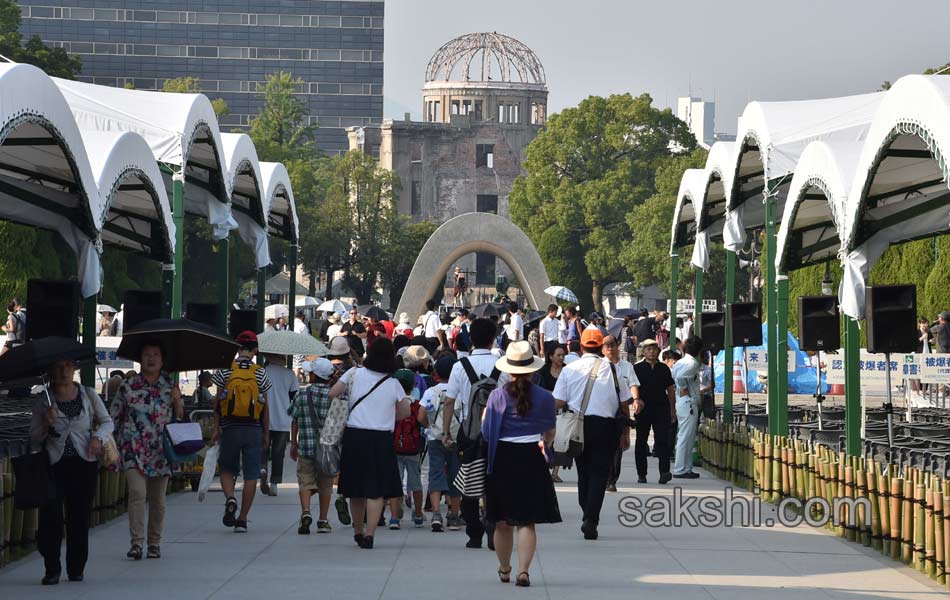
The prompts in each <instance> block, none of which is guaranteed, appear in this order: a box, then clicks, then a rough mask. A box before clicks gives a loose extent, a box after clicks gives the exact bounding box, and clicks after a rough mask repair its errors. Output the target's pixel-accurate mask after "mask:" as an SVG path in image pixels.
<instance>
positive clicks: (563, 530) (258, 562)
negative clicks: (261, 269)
mask: <svg viewBox="0 0 950 600" xmlns="http://www.w3.org/2000/svg"><path fill="white" fill-rule="evenodd" d="M624 458H625V460H624V472H623V477H622V478H621V483H620V490H619V491H618V493H611V494H608V496H607V499H606V501H605V504H604V511H603V514H602V519H601V527H600V539H599V540H597V541H584V540H583V539H582V536H581V533H580V510H579V508H578V506H577V501H576V492H575V487H574V478H575V474H576V472H575V471H564V470H562V471H561V473H562V477H563V478H564V479H565V483H563V484H558V486H557V487H558V497H559V501H560V506H561V514H562V516H563V517H564V523H561V524H558V525H544V526H539V528H538V537H539V544H538V553H537V556H536V557H535V561H534V564H533V565H532V567H531V582H532V587H531V588H528V589H523V588H516V587H515V586H514V584H513V583H512V584H509V585H502V584H501V583H499V582H498V578H497V576H496V574H495V570H496V569H497V566H498V565H497V562H496V560H495V555H494V553H493V552H490V551H488V550H487V549H482V550H469V549H466V548H465V547H464V543H465V539H466V538H465V535H464V533H463V532H448V531H446V532H445V533H441V534H436V533H432V532H431V531H430V530H429V528H428V523H427V525H426V528H424V529H414V528H412V526H411V523H409V524H408V525H407V520H405V519H404V521H403V529H402V530H401V531H388V530H380V531H378V532H377V536H376V548H375V549H374V550H370V551H366V550H360V549H358V548H357V547H356V546H355V544H354V543H353V540H352V529H351V528H349V527H344V526H342V525H340V524H339V523H338V522H337V521H336V515H335V512H334V511H333V510H332V509H331V524H332V525H333V527H334V530H333V533H332V534H329V535H317V534H312V535H310V536H307V537H304V536H299V535H297V531H296V530H297V519H298V517H299V506H298V502H297V494H296V485H295V484H291V483H287V484H283V485H282V486H281V488H280V494H279V496H277V497H276V498H270V497H263V496H260V495H258V497H257V499H256V501H255V504H254V508H253V510H252V512H251V517H250V526H249V529H250V530H249V532H248V533H246V534H235V533H233V532H232V531H231V530H230V529H227V528H225V527H224V526H222V525H221V514H222V510H223V508H222V506H223V497H222V495H221V494H220V492H218V493H210V494H209V497H208V499H207V500H206V502H204V503H199V502H198V500H197V495H196V494H194V493H191V492H185V493H181V494H176V495H173V496H170V497H169V502H168V508H167V513H166V524H165V539H164V541H163V544H162V553H163V558H161V559H160V560H142V561H140V562H133V561H130V560H128V559H126V558H125V553H126V551H127V550H128V529H127V521H126V519H125V518H124V517H122V518H119V519H117V520H115V521H113V522H111V523H108V524H106V525H103V526H100V527H97V528H95V529H94V530H93V531H92V534H91V539H90V560H89V564H88V566H87V569H86V574H85V581H84V582H82V583H70V582H68V581H65V579H64V580H63V582H62V583H60V584H59V585H58V586H53V587H41V586H40V585H39V580H40V578H41V577H42V574H43V566H42V560H41V559H40V557H39V556H38V555H37V554H34V555H32V556H30V557H28V558H26V559H24V560H21V561H19V562H16V563H14V564H12V565H8V566H7V567H5V568H3V569H2V570H0V597H2V598H4V599H7V598H9V599H14V598H16V599H20V598H51V599H54V598H70V599H76V600H78V599H80V598H89V599H95V600H105V599H111V598H116V599H119V598H122V599H129V598H131V599H135V600H146V599H152V598H156V599H157V598H162V599H175V600H178V599H181V600H185V599H199V598H201V599H204V598H215V599H224V598H226V599H229V600H232V599H233V600H238V599H249V600H291V599H295V598H302V599H307V600H313V599H314V598H324V597H325V598H333V599H335V600H340V599H344V598H354V599H364V598H379V599H393V600H395V599H403V598H405V599H412V600H428V599H439V600H445V599H447V598H459V599H469V598H471V599H475V598H485V597H494V598H503V597H517V598H549V599H573V600H579V599H583V600H597V599H601V598H610V599H611V600H616V599H617V598H620V597H631V598H659V597H667V598H677V599H678V600H689V599H693V598H705V599H708V598H713V599H730V600H735V599H743V598H750V599H755V600H762V599H763V598H765V597H767V598H768V600H779V599H784V598H790V599H792V598H794V599H798V598H806V597H807V598H851V599H854V598H868V599H871V598H882V599H883V598H888V599H890V598H906V599H915V600H923V599H925V598H927V599H930V598H937V597H943V596H944V594H945V590H944V589H943V588H942V587H941V586H938V585H936V584H934V583H932V582H931V581H930V580H928V579H926V578H925V577H923V576H921V575H920V574H918V573H917V572H915V571H913V570H911V569H909V568H907V567H904V566H902V565H900V564H898V563H895V562H893V561H890V560H886V559H883V558H881V557H880V556H879V555H878V554H877V553H875V552H872V551H870V550H868V549H865V548H863V547H861V546H860V545H858V544H854V543H849V542H846V541H843V540H841V539H839V538H837V537H835V536H833V535H831V534H830V533H828V532H827V531H825V530H816V529H812V528H811V527H808V526H807V525H802V526H799V527H795V528H784V527H775V528H771V529H770V528H764V527H762V528H752V527H739V526H736V527H725V526H719V527H712V528H706V527H689V526H682V527H648V526H646V525H640V526H638V527H633V528H628V527H624V526H622V525H621V523H620V521H619V519H618V515H619V514H620V513H619V508H618V505H619V503H620V501H621V499H622V498H623V497H625V496H631V495H636V496H637V497H638V498H640V499H641V500H645V499H646V498H647V497H649V496H651V495H656V496H661V497H666V498H669V497H670V496H671V494H672V491H673V487H672V486H671V485H669V486H661V485H657V484H656V483H655V482H656V480H657V473H656V471H655V465H653V464H651V469H653V470H652V471H651V473H650V477H649V481H650V483H648V484H643V485H638V484H636V483H635V481H636V474H635V472H634V469H633V456H632V454H629V453H628V454H627V455H625V457H624ZM651 462H652V459H651ZM288 463H289V461H288ZM699 472H700V473H702V475H703V477H702V478H700V479H697V480H691V481H686V482H684V483H681V484H680V485H681V486H682V488H683V491H684V495H686V496H690V495H714V496H719V497H721V494H722V491H723V488H724V485H725V483H724V482H722V481H720V480H718V479H714V478H712V477H711V476H710V475H708V474H707V473H705V472H704V471H701V470H700V471H699ZM293 474H294V468H293V466H292V463H289V464H288V466H287V468H286V469H285V476H287V475H289V476H290V477H291V478H293ZM681 481H683V480H674V481H673V483H677V482H681ZM737 494H738V492H737ZM746 496H748V494H746ZM766 512H768V510H766ZM314 514H316V513H314ZM513 563H514V564H515V565H517V563H516V562H514V558H513ZM512 579H514V577H512Z"/></svg>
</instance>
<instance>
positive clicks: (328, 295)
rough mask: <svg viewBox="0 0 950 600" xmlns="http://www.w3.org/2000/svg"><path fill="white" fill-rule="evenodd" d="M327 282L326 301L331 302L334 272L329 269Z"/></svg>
mask: <svg viewBox="0 0 950 600" xmlns="http://www.w3.org/2000/svg"><path fill="white" fill-rule="evenodd" d="M326 275H327V282H326V290H325V291H326V298H325V299H326V300H331V299H332V298H333V270H332V269H327V271H326Z"/></svg>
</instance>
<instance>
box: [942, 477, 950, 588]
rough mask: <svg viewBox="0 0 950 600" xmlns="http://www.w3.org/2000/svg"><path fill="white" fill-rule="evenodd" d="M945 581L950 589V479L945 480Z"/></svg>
mask: <svg viewBox="0 0 950 600" xmlns="http://www.w3.org/2000/svg"><path fill="white" fill-rule="evenodd" d="M942 528H943V564H944V567H943V571H944V577H943V582H944V584H945V585H946V586H947V589H948V590H950V574H948V573H947V567H948V566H950V481H944V482H943V525H942Z"/></svg>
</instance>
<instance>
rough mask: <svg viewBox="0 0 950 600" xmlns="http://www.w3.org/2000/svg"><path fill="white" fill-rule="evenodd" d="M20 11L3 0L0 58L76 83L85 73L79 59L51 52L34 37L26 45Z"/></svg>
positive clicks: (55, 50)
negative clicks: (79, 75) (0, 55)
mask: <svg viewBox="0 0 950 600" xmlns="http://www.w3.org/2000/svg"><path fill="white" fill-rule="evenodd" d="M21 21H22V17H21V15H20V7H19V6H18V5H17V4H16V2H12V1H11V0H0V54H2V55H3V56H5V57H7V58H9V59H10V60H12V61H13V62H18V63H27V64H30V65H34V66H37V67H39V68H41V69H43V70H44V71H46V73H47V74H48V75H50V76H51V77H62V78H63V79H74V78H75V77H76V75H78V74H79V72H80V71H81V70H82V61H81V60H80V59H79V57H78V56H70V55H69V53H67V52H66V50H64V49H63V48H51V47H49V46H47V45H46V44H44V43H43V40H41V39H40V37H39V36H37V35H34V36H32V37H31V38H30V39H28V40H26V43H23V35H22V34H21V33H20V23H21Z"/></svg>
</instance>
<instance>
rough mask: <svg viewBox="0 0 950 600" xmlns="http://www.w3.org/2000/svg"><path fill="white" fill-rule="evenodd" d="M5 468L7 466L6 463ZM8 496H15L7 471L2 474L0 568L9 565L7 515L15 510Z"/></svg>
mask: <svg viewBox="0 0 950 600" xmlns="http://www.w3.org/2000/svg"><path fill="white" fill-rule="evenodd" d="M3 462H4V467H5V466H6V464H5V463H6V461H3ZM8 494H13V477H12V476H11V475H9V474H8V473H7V471H6V469H3V471H2V472H0V498H2V500H0V567H2V566H3V565H5V564H6V563H7V558H6V555H7V540H8V539H9V534H10V529H9V527H8V526H7V514H8V513H9V511H11V510H13V499H12V498H7V495H8Z"/></svg>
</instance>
